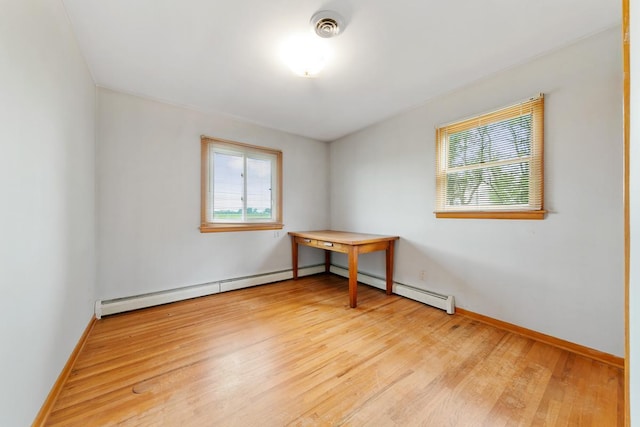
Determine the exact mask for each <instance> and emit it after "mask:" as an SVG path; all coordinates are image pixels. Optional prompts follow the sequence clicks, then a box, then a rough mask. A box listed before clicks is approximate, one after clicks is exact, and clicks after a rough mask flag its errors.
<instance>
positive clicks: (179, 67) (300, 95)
mask: <svg viewBox="0 0 640 427" xmlns="http://www.w3.org/2000/svg"><path fill="white" fill-rule="evenodd" d="M63 2H64V5H65V7H66V9H67V12H68V14H69V18H70V20H71V24H72V26H73V29H74V32H75V34H76V37H77V39H78V43H79V45H80V48H81V50H82V52H83V54H84V56H85V57H86V60H87V63H88V65H89V68H90V69H91V72H92V74H93V77H94V79H95V82H96V84H97V85H99V86H103V87H107V88H111V89H115V90H118V91H122V92H126V93H132V94H136V95H141V96H144V97H148V98H152V99H157V100H162V101H167V102H170V103H173V104H177V105H183V106H189V107H192V108H195V109H197V110H200V111H204V112H219V113H224V114H227V115H232V116H235V117H239V118H242V119H245V120H248V121H251V122H254V123H258V124H261V125H265V126H268V127H271V128H276V129H280V130H283V131H286V132H291V133H294V134H299V135H303V136H308V137H311V138H315V139H319V140H325V141H331V140H334V139H337V138H339V137H341V136H344V135H346V134H349V133H351V132H354V131H356V130H358V129H361V128H363V127H365V126H368V125H370V124H372V123H375V122H377V121H379V120H381V119H384V118H387V117H390V116H392V115H395V114H397V113H399V112H401V111H404V110H407V109H409V108H411V107H415V106H417V105H420V104H422V103H424V102H425V101H427V100H428V99H430V98H432V97H434V96H437V95H439V94H442V93H445V92H448V91H451V90H453V89H455V88H457V87H460V86H462V85H465V84H467V83H469V82H472V81H474V80H477V79H479V78H482V77H483V76H486V75H489V74H491V73H494V72H496V71H498V70H501V69H505V68H508V67H510V66H513V65H515V64H518V63H522V62H524V61H526V60H528V59H530V58H532V57H535V56H538V55H540V54H542V53H545V52H549V51H551V50H554V49H556V48H558V47H561V46H565V45H567V44H569V43H571V42H573V41H575V40H577V39H580V38H583V37H585V36H588V35H590V34H593V33H596V32H599V31H601V30H604V29H607V28H611V27H613V26H615V25H618V24H619V23H620V19H621V18H620V16H621V10H620V7H621V6H620V3H621V2H620V1H618V0H393V1H392V0H329V1H320V0H226V1H223V0H63ZM321 9H332V10H335V11H338V12H340V13H341V14H342V15H343V16H344V17H345V19H346V21H347V25H346V29H345V30H344V32H343V33H342V34H340V35H339V36H338V37H336V38H333V39H330V40H329V43H330V45H331V46H332V48H333V50H334V57H333V59H332V61H331V62H330V63H329V64H328V65H327V67H326V68H325V70H324V71H323V72H322V73H321V74H320V75H319V76H318V77H316V78H312V79H309V78H303V77H297V76H295V75H293V74H292V73H291V71H290V70H289V69H288V68H287V66H286V65H285V64H284V63H283V62H282V60H281V58H280V55H279V49H280V45H281V43H282V42H283V41H284V40H285V39H287V38H288V37H289V36H290V35H291V34H292V33H296V32H304V31H309V19H310V18H311V15H313V13H314V12H316V11H318V10H321Z"/></svg>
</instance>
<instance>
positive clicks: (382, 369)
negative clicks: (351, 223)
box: [48, 274, 624, 426]
mask: <svg viewBox="0 0 640 427" xmlns="http://www.w3.org/2000/svg"><path fill="white" fill-rule="evenodd" d="M347 289H348V281H347V280H346V279H344V278H341V277H338V276H334V275H329V274H326V275H325V274H322V275H316V276H311V277H306V278H302V279H300V280H297V281H285V282H280V283H276V284H271V285H268V286H260V287H255V288H249V289H243V290H239V291H233V292H227V293H223V294H218V295H212V296H210V297H203V298H198V299H193V300H189V301H182V302H179V303H174V304H168V305H164V306H159V307H153V308H149V309H145V310H139V311H136V312H131V313H126V314H121V315H114V316H108V317H105V318H103V319H101V320H99V321H98V322H97V323H96V325H95V327H94V329H93V331H92V333H91V335H90V336H89V337H88V339H87V342H86V344H85V346H84V348H83V351H82V352H81V353H80V354H79V356H78V359H77V362H76V364H75V366H74V368H73V370H72V372H71V375H70V376H69V378H68V379H67V382H66V384H65V385H64V387H63V389H62V390H61V392H60V395H59V397H58V399H57V401H56V403H55V405H54V407H53V410H52V413H51V415H50V417H49V419H48V425H51V426H88V425H90V426H106V425H123V426H149V425H179V426H202V425H216V426H247V425H260V426H283V425H291V426H309V425H313V426H316V425H353V426H357V425H382V426H384V425H398V426H412V425H416V426H418V425H438V426H447V425H456V426H461V425H463V426H467V425H469V426H475V425H490V426H497V425H509V426H510V425H540V426H542V425H547V426H550V425H580V426H583V425H585V426H588V425H593V426H605V425H606V426H616V425H622V414H623V411H622V408H623V403H624V402H623V385H622V381H623V375H622V372H621V370H620V369H617V368H614V367H611V366H609V365H605V364H603V363H601V362H595V361H593V360H591V359H587V358H585V357H583V356H576V355H575V354H572V353H569V352H567V351H566V350H561V349H558V348H555V347H552V346H550V345H547V344H543V343H540V342H537V341H533V340H531V339H529V338H525V337H522V336H520V335H517V334H513V333H511V332H507V331H504V330H501V329H497V328H495V327H493V326H489V325H486V324H484V323H481V322H478V321H475V320H473V319H469V318H466V317H463V316H455V315H454V316H451V315H447V314H446V313H444V312H443V311H440V310H437V309H434V308H431V307H428V306H425V305H423V304H420V303H417V302H415V301H411V300H408V299H405V298H402V297H399V296H397V295H391V296H387V295H385V293H384V292H383V291H380V290H378V289H374V288H370V287H368V286H361V287H359V298H358V307H357V308H355V309H351V308H349V306H348V298H347V293H346V291H347Z"/></svg>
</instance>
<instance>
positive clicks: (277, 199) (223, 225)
mask: <svg viewBox="0 0 640 427" xmlns="http://www.w3.org/2000/svg"><path fill="white" fill-rule="evenodd" d="M214 148H219V149H220V151H226V152H228V153H233V154H241V155H242V156H243V157H244V158H247V157H249V158H251V157H252V156H251V154H253V155H254V158H256V159H260V158H263V159H264V158H265V157H267V158H274V157H275V162H276V165H275V168H273V169H274V170H275V174H276V177H275V179H273V181H275V185H274V186H272V187H275V192H274V193H275V194H274V195H273V196H272V206H273V210H275V212H274V213H273V214H274V215H273V217H272V219H271V220H268V221H259V220H253V221H247V220H244V221H224V222H216V221H209V218H210V217H209V214H210V212H209V206H210V204H209V201H210V197H211V191H210V183H211V178H212V177H211V176H210V172H211V168H210V161H211V152H212V149H214ZM200 154H201V165H200V168H201V179H200V193H201V200H200V232H201V233H214V232H225V231H251V230H280V229H282V228H283V227H284V224H283V223H282V151H280V150H274V149H271V148H266V147H260V146H257V145H250V144H245V143H241V142H236V141H230V140H226V139H220V138H213V137H210V136H205V135H202V136H201V137H200ZM243 178H244V180H245V186H246V177H243ZM243 205H244V206H243V209H246V200H244V201H243Z"/></svg>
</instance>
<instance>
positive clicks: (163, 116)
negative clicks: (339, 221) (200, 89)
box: [97, 89, 329, 299]
mask: <svg viewBox="0 0 640 427" xmlns="http://www.w3.org/2000/svg"><path fill="white" fill-rule="evenodd" d="M97 117H98V118H97V121H98V133H97V140H98V148H97V168H98V174H97V180H98V204H97V206H98V253H99V264H98V298H100V299H111V298H118V297H125V296H132V295H139V294H144V293H148V292H155V291H160V290H166V289H173V288H178V287H183V286H189V285H196V284H201V283H208V282H212V281H218V280H224V279H230V278H236V277H243V276H250V275H255V274H260V273H268V272H274V271H281V270H287V269H291V247H290V240H289V237H288V236H287V234H286V232H287V231H293V230H300V229H318V228H320V229H321V228H326V227H327V225H328V208H327V204H328V178H327V170H328V153H329V148H328V145H327V144H326V143H323V142H319V141H313V140H310V139H305V138H302V137H298V136H293V135H289V134H285V133H282V132H278V131H274V130H271V129H266V128H263V127H259V126H255V125H251V124H247V123H244V122H241V121H238V120H235V119H231V118H229V117H224V116H221V115H215V114H203V113H200V112H196V111H193V110H189V109H185V108H180V107H176V106H171V105H167V104H163V103H160V102H155V101H150V100H147V99H142V98H138V97H135V96H130V95H125V94H122V93H118V92H113V91H110V90H106V89H99V90H98V116H97ZM202 134H205V135H209V136H214V137H219V138H224V139H231V140H235V141H238V142H244V143H248V144H254V145H261V146H265V147H270V148H275V149H279V150H282V151H283V176H284V181H283V186H284V193H283V197H284V199H283V204H284V206H283V213H284V223H285V229H284V230H280V231H278V232H274V231H242V232H224V233H205V234H202V233H200V231H199V230H198V227H199V225H200V135H202ZM275 234H279V235H278V237H275ZM305 249H306V248H305ZM318 252H320V251H316V252H315V253H314V252H313V251H311V250H309V251H303V252H302V253H301V259H300V265H301V266H303V265H312V264H317V263H321V262H322V260H323V258H322V254H321V253H318Z"/></svg>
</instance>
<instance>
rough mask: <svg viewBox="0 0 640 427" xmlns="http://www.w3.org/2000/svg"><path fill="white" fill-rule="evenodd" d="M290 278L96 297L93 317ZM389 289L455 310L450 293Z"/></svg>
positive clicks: (381, 284) (373, 281) (369, 280)
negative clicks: (105, 297) (117, 296)
mask: <svg viewBox="0 0 640 427" xmlns="http://www.w3.org/2000/svg"><path fill="white" fill-rule="evenodd" d="M324 268H325V267H324V264H322V265H314V266H311V267H304V268H300V269H299V270H298V276H300V277H303V276H311V275H313V274H318V273H323V272H324ZM331 272H332V273H334V274H337V275H338V276H343V277H349V270H347V269H346V268H342V267H338V266H335V265H332V266H331ZM292 278H293V272H292V271H291V270H285V271H278V272H274V273H267V274H259V275H255V276H249V277H239V278H235V279H228V280H221V281H218V282H210V283H203V284H199V285H194V286H186V287H183V288H177V289H169V290H166V291H160V292H153V293H148V294H143V295H135V296H131V297H125V298H116V299H110V300H98V301H96V303H95V315H96V318H98V319H100V318H101V317H102V316H108V315H110V314H117V313H124V312H126V311H132V310H138V309H141V308H147V307H152V306H156V305H162V304H168V303H172V302H176V301H182V300H187V299H191V298H198V297H203V296H206V295H213V294H218V293H220V292H228V291H233V290H236V289H242V288H248V287H251V286H258V285H264V284H268V283H273V282H279V281H281V280H288V279H292ZM358 282H360V283H364V284H367V285H370V286H373V287H375V288H379V289H382V290H385V289H386V286H387V285H386V281H385V280H384V279H383V278H380V277H375V276H371V275H368V274H364V273H358ZM393 293H394V294H397V295H400V296H403V297H405V298H409V299H412V300H415V301H419V302H421V303H423V304H427V305H430V306H432V307H436V308H439V309H441V310H444V311H446V312H447V313H449V314H454V313H455V303H454V299H453V296H451V295H440V294H437V293H434V292H429V291H425V290H422V289H417V288H414V287H412V286H409V285H405V284H403V283H398V282H394V284H393Z"/></svg>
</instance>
